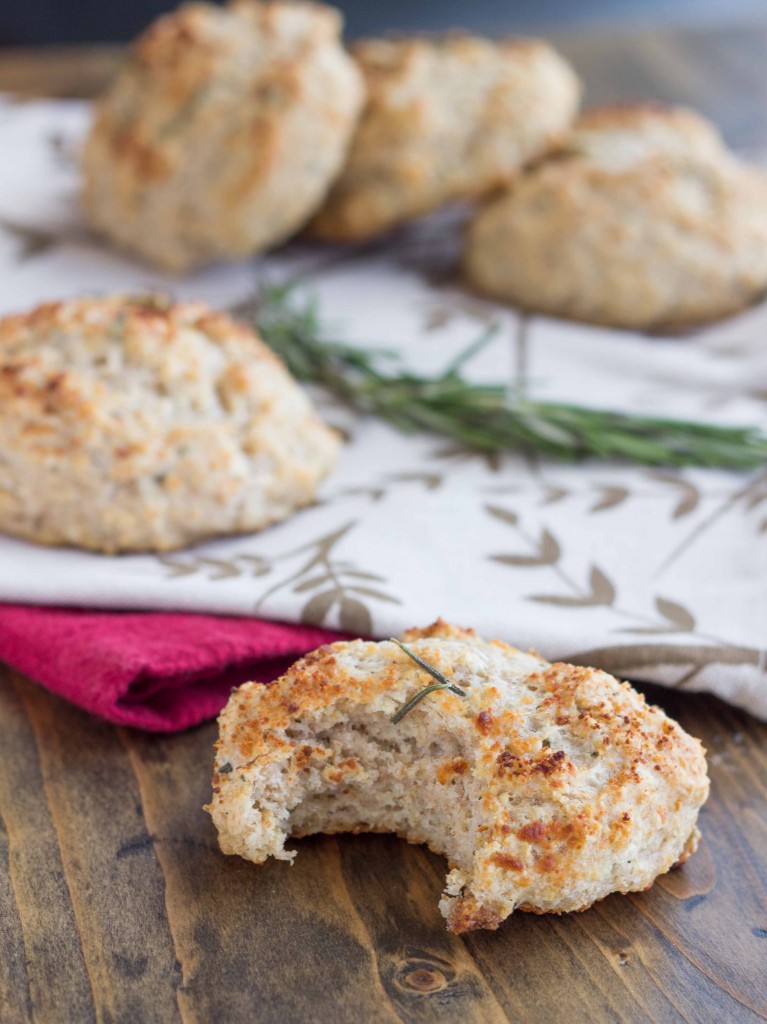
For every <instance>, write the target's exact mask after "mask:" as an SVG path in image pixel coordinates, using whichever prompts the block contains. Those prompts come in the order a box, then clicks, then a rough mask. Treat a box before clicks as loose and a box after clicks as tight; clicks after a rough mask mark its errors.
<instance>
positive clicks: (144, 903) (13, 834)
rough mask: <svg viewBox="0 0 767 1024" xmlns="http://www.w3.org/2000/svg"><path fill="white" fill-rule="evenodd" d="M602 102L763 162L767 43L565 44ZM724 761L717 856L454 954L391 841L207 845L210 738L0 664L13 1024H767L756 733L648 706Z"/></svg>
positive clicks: (766, 922)
mask: <svg viewBox="0 0 767 1024" xmlns="http://www.w3.org/2000/svg"><path fill="white" fill-rule="evenodd" d="M560 42H561V45H562V48H563V49H564V50H565V51H566V52H567V53H568V54H569V55H570V56H571V57H572V59H573V60H574V61H575V63H576V65H577V67H578V69H579V71H580V72H581V73H582V74H583V76H584V77H585V79H586V82H587V86H588V98H589V99H590V100H592V101H596V102H599V101H602V100H604V99H606V98H608V97H614V98H618V99H628V98H632V97H642V96H646V97H652V98H656V99H663V100H677V101H684V102H689V103H695V104H696V105H698V106H699V107H700V108H701V109H702V110H704V111H705V112H707V113H708V114H710V115H712V116H713V117H715V118H716V119H717V120H718V121H719V122H720V124H721V125H722V127H723V129H724V131H725V134H726V135H727V136H728V138H729V139H730V141H731V142H732V143H734V144H736V145H738V146H741V147H744V148H753V149H764V148H765V147H766V145H767V57H765V55H767V23H765V24H764V25H763V26H760V27H757V28H749V29H747V30H746V29H741V30H736V29H733V30H731V31H726V32H720V33H717V34H714V33H713V32H699V33H695V34H693V33H686V34H656V33H648V34H643V35H639V36H635V37H633V38H629V37H620V38H615V39H609V40H607V39H595V38H591V37H590V38H577V39H570V40H562V41H560ZM116 59H117V55H116V53H115V51H113V50H110V49H105V48H100V49H96V50H86V51H76V52H71V51H70V52H64V53H62V52H61V51H55V52H49V53H46V54H40V53H24V54H18V53H16V54H2V53H0V89H9V88H14V89H16V90H17V91H20V92H23V93H27V94H55V95H73V94H78V95H84V94H88V93H90V92H91V91H92V90H93V89H95V88H98V87H99V86H100V84H101V83H102V81H103V80H104V78H105V76H107V75H108V74H109V72H110V70H111V68H113V67H114V64H115V61H116ZM646 689H647V690H648V692H649V693H650V695H651V696H652V698H653V699H654V700H656V701H657V702H658V703H660V704H662V705H663V707H664V708H666V710H668V711H669V712H670V713H671V714H672V715H674V716H676V717H678V719H679V720H680V721H681V723H682V725H683V726H684V727H685V728H686V729H688V730H689V731H690V732H692V733H694V734H696V735H698V736H700V737H701V738H702V739H703V741H704V743H705V745H706V747H707V748H708V750H709V755H710V768H711V776H712V781H713V786H712V793H711V798H710V800H709V802H708V804H707V806H706V807H705V808H704V811H703V814H702V819H701V825H702V829H703V835H704V841H703V843H702V846H701V849H700V851H699V852H698V854H697V855H696V856H695V857H694V858H693V859H692V861H691V862H690V863H689V864H688V865H687V866H686V867H685V868H683V869H681V870H680V871H677V872H673V873H671V874H670V875H668V876H666V877H665V878H662V879H660V880H659V881H658V883H657V884H656V885H655V887H654V888H653V889H652V890H651V891H650V892H648V893H643V894H639V895H631V896H612V897H610V898H609V899H606V900H604V901H603V902H602V903H599V904H598V905H597V906H595V907H593V908H592V909H591V910H589V911H587V912H586V913H584V914H576V915H572V916H569V917H563V918H557V917H534V916H528V915H525V914H516V915H514V917H513V918H512V919H511V920H510V921H508V922H507V923H506V924H505V925H504V926H503V927H502V928H501V929H500V931H498V932H495V933H477V934H472V935H469V936H466V937H464V938H456V937H451V936H449V935H448V934H447V933H446V931H445V928H444V923H443V921H442V918H441V917H440V916H439V914H438V912H437V899H438V897H439V893H440V888H441V885H442V882H443V880H444V865H443V863H442V862H441V861H440V859H439V858H438V857H435V856H432V855H431V854H429V853H427V852H426V851H424V850H423V849H420V848H416V847H409V846H407V845H406V844H405V843H403V842H400V841H398V840H396V839H393V838H390V837H385V836H358V837H344V838H342V839H337V838H327V837H322V838H317V839H311V840H304V841H302V842H301V844H300V855H299V857H298V859H297V861H296V864H295V866H294V867H288V866H287V865H285V864H284V863H276V862H274V863H271V864H267V865H265V866H264V867H261V868H254V867H253V866H252V865H250V864H247V863H245V862H244V861H241V860H238V859H236V858H231V857H229V858H228V857H223V856H222V855H221V854H220V853H219V852H218V849H217V845H216V839H215V835H214V832H213V828H212V826H211V824H210V821H209V819H208V817H207V815H206V814H204V813H203V811H202V810H201V807H202V804H203V803H205V802H206V800H207V798H208V795H209V777H210V769H211V760H212V754H211V745H212V743H213V739H214V735H215V728H214V726H213V725H212V724H211V725H206V726H204V727H202V728H199V729H195V730H192V731H190V732H188V733H185V734H183V735H180V736H174V737H169V738H164V737H157V736H150V735H143V734H138V733H135V732H129V731H126V730H124V729H117V728H113V727H112V726H109V725H105V724H103V723H101V722H99V721H96V720H95V719H93V718H90V717H89V716H87V715H85V714H83V713H81V712H79V711H77V710H76V709H74V708H72V707H70V706H68V705H66V704H64V703H63V702H62V701H60V700H58V699H57V698H55V697H53V696H51V695H49V694H47V693H46V692H44V691H43V690H41V689H40V688H39V687H37V686H36V685H35V684H33V683H31V682H29V681H28V680H24V679H21V678H18V677H16V676H14V675H13V674H12V673H11V672H8V671H5V670H2V669H1V668H0V1020H1V1021H2V1022H3V1024H12V1022H16V1021H27V1020H34V1021H42V1022H54V1021H61V1022H63V1024H79V1022H86V1021H90V1020H99V1021H104V1022H115V1024H117V1022H119V1024H123V1022H124V1024H144V1022H165V1021H179V1020H181V1021H199V1022H201V1024H207V1022H219V1021H221V1022H224V1021H225V1022H227V1024H238V1022H246V1021H259V1022H264V1024H271V1022H275V1024H276V1022H280V1024H303V1022H314V1021H317V1022H320V1021H321V1022H323V1024H347V1022H348V1024H368V1022H371V1024H377V1022H381V1024H384V1022H387V1024H388V1022H397V1021H405V1022H410V1021H413V1022H415V1021H418V1022H429V1021H434V1022H450V1021H456V1022H458V1021H461V1022H474V1021H477V1022H479V1021H486V1022H505V1021H514V1022H531V1024H532V1022H550V1021H558V1022H578V1024H580V1022H582V1021H589V1022H602V1021H631V1022H635V1021H636V1022H639V1021H651V1022H653V1024H666V1022H675V1021H680V1022H681V1021H686V1022H689V1024H705V1022H709V1021H718V1022H721V1024H737V1022H745V1021H757V1020H767V726H766V725H764V724H762V723H759V722H757V721H755V720H754V719H753V718H750V717H749V716H748V715H746V714H743V713H740V712H738V711H735V710H733V709H731V708H728V707H726V706H725V705H723V704H722V703H721V702H719V701H717V700H715V699H713V698H709V697H704V696H693V695H690V694H686V693H685V694H679V693H674V692H670V691H663V690H658V689H656V688H649V687H648V688H646Z"/></svg>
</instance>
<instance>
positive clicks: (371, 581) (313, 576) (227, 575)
mask: <svg viewBox="0 0 767 1024" xmlns="http://www.w3.org/2000/svg"><path fill="white" fill-rule="evenodd" d="M356 525H357V521H356V520H352V521H351V522H348V523H346V524H345V525H344V526H341V527H339V529H337V530H334V531H332V532H331V533H328V534H325V535H324V536H322V537H318V538H317V540H314V541H310V542H309V543H307V544H302V545H300V546H299V547H296V548H291V549H290V550H288V551H285V552H282V553H281V554H279V555H275V556H272V557H267V556H263V555H257V554H250V553H246V554H238V555H234V556H233V557H231V558H228V559H223V558H207V557H192V558H185V559H180V558H175V557H171V556H168V555H157V556H155V557H156V559H157V561H158V562H159V563H160V565H162V566H163V567H164V568H165V569H166V571H167V573H168V575H167V577H166V578H167V579H178V578H180V577H188V576H192V575H195V574H203V575H205V577H206V579H208V580H209V581H211V582H217V581H220V580H231V579H235V578H237V577H242V576H250V577H255V578H258V577H262V576H270V575H272V574H273V573H275V572H276V571H277V569H278V568H279V566H280V565H281V564H282V563H284V562H288V561H291V560H293V559H296V558H298V557H299V556H301V555H306V556H307V557H306V558H305V559H302V560H301V561H300V562H299V566H298V568H297V569H296V570H295V571H293V572H289V573H288V575H287V576H285V577H284V578H281V579H279V580H277V582H276V583H274V584H272V585H271V586H270V587H269V588H268V589H267V590H265V591H264V592H263V593H262V594H261V595H260V597H259V598H258V599H257V600H256V604H255V607H254V611H256V612H259V611H261V609H262V607H263V605H264V604H265V602H266V601H267V600H268V599H269V598H270V597H271V596H272V595H273V594H276V593H278V592H279V591H281V590H285V589H286V588H288V587H292V593H294V594H302V595H303V594H307V595H308V596H307V599H306V601H305V603H304V604H303V607H302V609H301V621H302V622H304V623H306V624H307V625H313V626H322V625H326V624H327V620H328V617H329V616H330V613H331V612H332V611H333V610H334V609H337V612H338V616H337V618H338V624H339V626H340V628H341V629H343V630H346V631H347V632H349V633H359V634H361V635H365V636H369V635H371V633H372V631H373V625H372V622H373V617H372V614H371V611H370V609H369V607H368V604H367V603H366V601H364V600H363V598H367V599H370V600H372V601H384V602H386V603H388V604H401V601H400V600H399V598H396V597H393V596H392V595H391V594H388V593H386V592H385V591H384V590H382V589H381V586H380V584H385V583H386V578H385V577H384V576H380V575H378V574H377V573H373V572H367V571H366V570H364V569H361V568H359V567H358V566H357V565H356V563H354V562H349V561H345V560H342V559H338V558H336V557H334V551H335V549H336V547H337V546H338V545H339V544H340V543H341V541H342V540H343V539H344V538H345V537H346V536H347V535H348V534H349V533H350V531H351V530H352V529H353V528H354V527H355V526H356Z"/></svg>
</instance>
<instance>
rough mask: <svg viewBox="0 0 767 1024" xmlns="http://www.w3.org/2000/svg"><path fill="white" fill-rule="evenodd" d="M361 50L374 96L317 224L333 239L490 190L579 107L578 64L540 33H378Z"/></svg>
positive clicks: (366, 232)
mask: <svg viewBox="0 0 767 1024" xmlns="http://www.w3.org/2000/svg"><path fill="white" fill-rule="evenodd" d="M352 54H353V56H354V57H355V58H356V59H357V61H358V62H359V66H360V68H361V69H362V73H363V75H364V78H365V83H366V87H367V93H368V99H367V103H366V106H365V108H364V110H363V113H362V117H361V119H360V123H359V125H358V127H357V130H356V132H355V134H354V137H353V141H352V144H351V149H350V152H349V156H348V159H347V161H346V163H345V165H344V167H343V170H342V171H341V174H340V175H339V177H338V179H337V180H336V182H335V183H334V185H333V188H332V189H331V191H330V194H329V196H328V199H327V202H326V203H325V205H324V206H323V207H322V209H321V210H320V212H319V214H318V215H317V216H316V217H315V219H314V220H313V221H312V223H311V225H310V231H311V233H313V234H314V235H316V236H317V237H320V238H324V239H329V240H334V241H353V240H359V239H364V238H368V237H370V236H372V235H376V234H378V233H380V232H382V231H385V230H387V229H389V228H392V227H394V226H395V225H397V224H400V223H402V222H404V221H407V220H409V219H412V218H413V217H417V216H420V215H421V214H424V213H428V212H429V211H430V210H433V209H436V208H437V207H439V206H441V205H443V204H444V203H447V202H449V201H452V200H456V199H462V198H468V197H473V196H479V195H482V194H484V193H486V192H488V191H489V190H491V189H493V188H495V187H497V186H499V185H501V184H503V183H504V182H506V181H508V180H509V178H510V177H512V176H513V175H514V174H515V173H516V172H517V171H518V170H519V168H520V167H522V166H523V165H524V164H525V163H527V162H528V161H530V160H532V159H534V158H536V157H538V156H540V155H541V154H542V153H544V152H546V151H547V150H549V149H551V148H552V147H554V146H556V145H557V143H558V142H560V141H561V139H562V138H563V136H564V135H565V133H566V132H567V129H568V128H569V126H570V123H571V121H572V119H573V117H574V116H575V112H576V109H577V106H578V100H579V95H580V87H579V84H578V80H577V78H576V77H575V74H574V73H573V71H572V70H571V68H570V67H569V65H567V64H566V63H565V61H564V60H563V59H562V58H561V57H560V56H559V55H558V54H557V53H556V52H555V51H554V50H552V49H551V47H550V46H548V45H547V44H546V43H543V42H539V41H534V40H529V41H528V40H508V41H505V42H500V43H493V42H491V41H490V40H485V39H480V38H477V37H474V36H463V35H448V36H445V37H442V38H439V37H438V38H403V39H371V40H367V41H364V42H361V43H358V44H357V45H356V46H354V47H353V48H352Z"/></svg>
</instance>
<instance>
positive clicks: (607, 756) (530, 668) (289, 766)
mask: <svg viewBox="0 0 767 1024" xmlns="http://www.w3.org/2000/svg"><path fill="white" fill-rule="evenodd" d="M404 640H405V642H406V643H407V644H408V645H409V646H410V647H411V648H412V649H413V650H414V651H416V653H417V654H418V655H419V657H421V658H422V659H425V660H426V661H427V662H428V663H429V664H431V665H433V666H435V667H436V668H438V669H439V670H440V671H441V672H443V673H444V674H446V675H447V676H448V677H449V678H451V679H452V680H453V681H454V682H455V683H456V684H457V685H459V686H460V687H461V688H463V690H464V694H465V695H464V696H459V695H457V694H455V693H452V692H450V691H447V690H442V691H436V692H432V693H431V694H430V695H429V696H428V698H426V699H424V700H422V701H421V702H420V703H419V704H418V705H417V706H416V707H415V708H414V709H413V710H412V711H410V712H409V713H408V714H407V715H406V716H405V717H404V718H402V719H401V720H400V721H398V722H397V723H396V724H395V723H393V722H392V721H391V715H392V712H393V710H395V709H396V708H397V707H401V706H402V704H403V703H404V701H405V700H408V699H410V698H412V696H413V695H414V694H415V693H417V692H418V691H419V690H420V689H422V688H423V687H424V686H425V685H427V684H428V683H429V682H430V681H431V677H430V676H429V675H428V674H427V673H425V672H424V671H423V669H421V668H419V666H418V665H417V664H416V663H415V662H413V661H412V660H411V659H410V658H409V657H408V655H407V654H406V653H405V652H403V651H402V650H401V649H400V648H398V647H397V646H396V645H395V644H391V643H387V642H381V643H374V642H369V641H353V642H349V643H346V642H341V643H336V644H331V645H326V646H324V647H322V648H320V649H318V650H317V651H315V652H312V653H311V654H310V655H308V656H307V657H305V658H302V659H301V660H300V661H298V662H297V663H296V664H295V665H294V666H293V667H292V668H291V670H290V671H289V672H288V673H286V675H285V676H283V677H282V678H281V679H280V680H278V681H277V682H276V683H274V684H273V685H270V686H267V687H263V686H260V685H258V684H246V685H245V686H244V687H241V688H240V689H239V690H238V691H236V692H235V693H234V694H233V695H232V697H231V699H230V702H229V704H228V706H227V708H226V709H225V711H224V713H223V714H222V716H221V719H220V738H219V741H218V743H217V759H216V771H215V774H214V799H213V801H212V803H211V806H210V808H209V809H210V811H211V813H212V815H213V818H214V821H215V823H216V825H217V827H218V830H219V836H220V841H221V845H222V848H223V849H224V850H225V852H229V853H239V854H240V855H242V856H245V857H248V858H249V859H252V860H255V861H257V862H260V861H262V860H263V859H265V857H266V856H269V855H273V856H278V857H290V856H292V854H289V853H286V852H285V850H284V842H285V839H286V838H287V836H289V835H294V836H295V835H306V834H310V833H312V832H316V831H331V832H339V831H360V830H365V831H368V830H371V831H382V830H383V831H392V832H395V833H397V834H400V835H403V836H404V837H405V838H407V839H408V840H409V841H410V842H425V843H427V844H428V845H429V846H430V848H431V849H433V850H434V851H435V852H438V853H443V854H445V855H446V856H447V857H448V860H449V862H450V867H451V871H450V875H449V876H448V883H447V889H446V894H445V897H444V899H443V901H442V904H441V907H442V910H443V913H444V914H445V916H446V917H447V919H448V922H449V927H450V928H451V930H453V931H463V930H466V929H468V928H472V927H489V928H492V927H496V926H497V924H498V923H499V922H500V921H501V920H502V919H503V918H504V917H506V916H508V914H509V913H511V911H512V910H513V909H514V908H515V907H516V906H523V907H525V908H526V909H529V910H533V911H536V912H544V911H552V912H560V911H567V910H571V909H572V910H575V909H581V908H583V907H584V906H586V905H588V904H590V903H592V902H593V901H594V900H595V899H599V898H601V897H602V896H604V895H606V894H607V893H608V892H610V891H615V890H618V891H631V890H640V889H644V888H645V887H646V886H647V885H648V884H649V883H651V882H652V880H653V879H654V878H655V877H656V875H657V874H659V873H662V872H663V871H667V870H668V869H669V868H670V867H671V866H672V864H673V863H674V862H675V861H676V860H678V859H679V857H680V856H684V851H685V850H686V849H687V848H688V839H689V836H690V833H691V831H692V830H693V829H694V822H695V817H696V815H697V810H698V807H699V806H700V804H701V803H702V801H703V800H704V799H705V796H706V792H707V780H706V775H705V760H704V757H703V751H702V748H701V747H700V744H698V743H697V741H695V740H693V739H692V738H691V737H689V736H687V735H686V734H685V733H684V732H683V731H682V730H681V728H680V727H679V726H678V725H677V724H676V723H674V722H672V721H671V720H670V719H668V718H667V717H666V716H665V715H664V714H663V713H662V712H661V711H660V710H659V709H657V708H654V707H650V706H648V705H647V704H646V703H645V701H644V699H643V698H642V697H641V695H639V694H637V693H636V692H635V691H634V690H633V689H632V688H631V687H630V686H629V685H628V684H626V683H623V684H621V683H618V682H617V681H616V680H614V679H612V677H610V676H607V675H606V674H605V673H602V672H598V671H596V670H594V669H589V668H583V667H577V666H572V665H566V664H553V665H550V664H548V663H546V662H544V661H542V660H540V659H538V658H536V657H534V656H531V655H525V654H523V653H522V652H520V651H518V650H517V649H516V648H513V647H509V646H508V645H506V644H498V643H487V642H485V641H483V640H482V639H481V638H479V637H478V636H477V635H476V633H474V632H473V631H472V630H464V629H459V628H457V627H454V626H451V625H449V624H448V623H445V622H443V621H441V620H440V621H438V622H436V623H434V624H433V625H432V626H429V627H426V628H425V629H418V630H409V631H408V632H407V633H406V634H405V635H404Z"/></svg>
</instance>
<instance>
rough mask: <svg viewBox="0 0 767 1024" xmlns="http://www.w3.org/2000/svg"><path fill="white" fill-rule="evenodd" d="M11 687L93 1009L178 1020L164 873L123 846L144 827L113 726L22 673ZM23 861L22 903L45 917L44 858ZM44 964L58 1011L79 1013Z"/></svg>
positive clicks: (30, 848)
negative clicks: (25, 888)
mask: <svg viewBox="0 0 767 1024" xmlns="http://www.w3.org/2000/svg"><path fill="white" fill-rule="evenodd" d="M16 692H17V693H18V695H19V697H20V699H21V703H22V705H23V708H24V711H25V712H26V715H27V717H28V720H29V723H30V724H31V728H32V730H33V732H34V743H35V744H36V747H37V752H38V755H37V756H38V758H39V763H40V774H41V781H40V783H39V784H38V785H37V786H36V790H37V791H36V792H35V793H34V795H30V800H34V801H36V802H38V803H41V804H43V805H44V806H45V807H46V810H47V813H48V814H49V815H50V818H51V820H52V822H53V825H54V828H55V830H56V836H57V841H58V846H59V851H60V860H61V864H62V867H63V876H64V880H65V882H66V887H67V890H68V893H69V899H70V901H71V911H72V913H73V915H74V919H75V921H76V923H77V931H78V933H79V941H78V943H77V945H78V946H79V947H80V950H81V952H80V956H81V957H82V959H83V961H84V963H85V967H86V970H87V974H88V979H89V983H90V988H91V992H92V998H93V1004H94V1008H95V1017H96V1019H97V1020H99V1021H126V1022H128V1021H145V1020H146V1021H149V1020H152V1021H154V1020H161V1021H176V1020H180V1014H179V1011H178V1006H177V1003H176V988H177V987H178V985H179V983H180V980H181V976H180V969H179V966H178V961H177V959H176V955H175V951H174V948H173V941H172V938H171V935H170V930H169V928H168V924H167V920H166V917H165V892H164V885H163V877H162V872H161V870H160V867H159V864H158V863H157V859H156V857H155V855H154V851H153V849H152V847H151V845H147V846H145V848H144V849H143V851H140V852H136V853H133V854H132V855H130V856H127V855H125V851H126V850H127V849H130V848H131V846H132V845H134V846H135V844H136V843H137V842H140V841H141V839H142V837H145V836H146V823H145V821H144V817H143V814H142V808H141V800H140V796H139V792H138V787H137V785H136V780H135V777H134V775H133V771H132V769H131V766H130V762H129V761H128V758H127V756H126V754H125V751H124V750H123V749H122V748H121V746H120V744H119V742H117V737H116V735H115V730H114V728H113V727H112V726H110V725H107V724H106V723H103V722H99V721H97V720H96V719H94V718H92V717H91V716H89V715H86V714H85V713H83V712H81V711H79V710H78V709H76V708H74V707H72V706H70V705H68V704H66V703H64V702H63V701H61V700H59V699H57V698H54V697H53V696H51V695H50V694H48V693H46V692H45V691H44V690H42V689H41V688H40V687H38V686H35V685H32V684H30V683H28V682H26V681H19V682H17V685H16ZM30 746H31V749H32V750H34V746H32V745H31V744H30ZM34 855H35V851H34V844H30V843H27V842H25V843H24V844H23V846H22V847H21V848H20V851H19V856H20V857H22V858H25V859H26V858H28V857H34ZM28 870H29V872H30V888H31V895H30V897H29V904H30V905H31V907H32V908H37V909H38V911H40V912H42V913H43V914H44V916H45V918H46V919H47V920H48V922H49V923H50V922H51V918H52V910H53V908H52V907H47V906H46V904H45V903H44V902H41V901H40V895H39V894H40V892H41V891H42V889H41V887H42V886H44V884H45V877H44V876H45V872H46V871H47V866H45V865H43V864H42V863H41V862H40V861H39V860H38V861H37V862H36V863H32V864H30V865H28ZM35 887H37V892H35ZM23 916H24V912H22V917H23ZM47 966H48V969H49V970H54V971H56V977H54V978H49V979H48V984H47V989H46V991H47V996H48V998H49V999H55V1000H56V1012H57V1013H58V1012H60V1013H61V1015H62V1016H61V1019H62V1020H69V1021H79V1020H81V1019H84V1020H87V1019H88V1017H87V1015H82V1016H81V1015H80V1012H79V1010H78V1006H77V1005H76V1004H75V1003H71V1004H68V1003H67V998H68V997H67V993H66V991H65V990H63V988H62V987H61V986H60V985H59V983H58V971H57V970H56V965H55V958H51V961H50V962H49V963H48V965H47ZM54 1016H55V1015H54V1014H53V1013H52V1014H51V1017H50V1018H47V1016H46V1015H45V1014H43V1015H42V1018H43V1019H53V1017H54Z"/></svg>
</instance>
